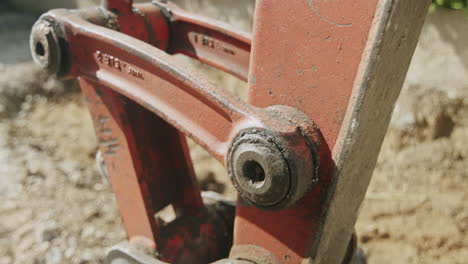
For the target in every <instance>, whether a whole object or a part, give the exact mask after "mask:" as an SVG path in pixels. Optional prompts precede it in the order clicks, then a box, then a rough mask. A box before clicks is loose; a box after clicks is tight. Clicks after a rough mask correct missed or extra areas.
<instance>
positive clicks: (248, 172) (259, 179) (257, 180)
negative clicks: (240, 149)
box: [243, 160, 265, 188]
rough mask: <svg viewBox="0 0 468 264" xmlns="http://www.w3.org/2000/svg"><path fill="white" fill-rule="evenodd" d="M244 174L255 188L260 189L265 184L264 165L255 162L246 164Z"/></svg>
mask: <svg viewBox="0 0 468 264" xmlns="http://www.w3.org/2000/svg"><path fill="white" fill-rule="evenodd" d="M243 174H244V177H245V178H246V179H247V180H248V181H249V183H250V184H251V185H252V186H253V187H255V188H260V187H262V186H263V184H264V183H265V170H264V169H263V167H262V165H260V164H259V163H258V162H256V161H254V160H250V161H247V162H246V163H245V164H244V166H243Z"/></svg>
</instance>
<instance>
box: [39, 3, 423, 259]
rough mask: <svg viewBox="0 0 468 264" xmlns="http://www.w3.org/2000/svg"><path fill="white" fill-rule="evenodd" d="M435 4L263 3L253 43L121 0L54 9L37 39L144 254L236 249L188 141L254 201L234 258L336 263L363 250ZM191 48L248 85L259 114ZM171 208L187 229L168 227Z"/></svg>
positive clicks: (244, 214)
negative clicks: (207, 197)
mask: <svg viewBox="0 0 468 264" xmlns="http://www.w3.org/2000/svg"><path fill="white" fill-rule="evenodd" d="M428 4H429V1H416V0H414V1H403V0H380V1H379V0H372V1H368V0H358V1H353V2H339V1H315V0H303V1H281V0H262V1H257V9H256V10H257V13H256V18H255V28H254V39H253V41H252V46H251V40H250V37H249V36H248V34H245V33H242V32H240V31H236V30H234V29H232V28H230V27H228V26H226V25H224V24H222V23H218V22H216V21H211V20H208V19H204V18H200V17H197V16H194V15H191V14H188V13H186V12H184V11H182V10H180V9H178V8H177V7H176V6H175V5H172V4H170V3H167V1H156V2H155V3H154V4H145V5H135V6H132V1H131V0H108V1H105V2H104V7H105V9H89V10H84V11H67V10H55V11H51V12H49V13H47V14H45V15H44V16H42V18H41V20H40V21H39V22H38V23H37V24H36V26H35V28H34V31H33V34H32V40H31V43H32V52H33V53H34V54H35V56H36V61H37V62H39V64H40V65H42V66H43V67H44V68H48V69H49V70H51V71H53V72H56V73H57V74H58V75H59V76H60V77H62V78H75V77H78V78H79V79H80V85H81V88H82V90H83V93H84V95H85V98H86V100H87V101H88V104H89V108H90V111H91V113H92V116H93V119H94V123H95V128H96V133H97V135H98V139H99V143H100V148H101V151H102V153H103V155H104V159H105V163H106V166H107V168H108V173H109V177H110V181H111V183H112V185H113V189H114V192H115V193H116V197H117V201H118V204H119V208H120V211H121V214H122V219H123V223H124V226H125V228H126V230H127V233H128V236H129V239H130V242H131V243H133V244H139V245H144V246H145V247H147V248H150V249H152V250H155V251H156V252H158V257H159V258H160V259H162V260H164V261H168V262H172V263H189V262H190V263H207V262H210V261H214V260H217V259H220V258H223V257H225V256H226V254H227V253H226V251H227V249H226V246H229V245H230V239H231V235H227V233H229V231H228V230H229V224H226V221H223V220H222V219H225V217H223V216H222V215H220V214H219V213H217V211H216V210H214V211H213V210H211V209H209V208H207V207H205V206H204V205H203V202H202V200H201V196H200V192H199V188H198V185H197V183H196V181H195V177H194V173H193V168H192V164H191V161H190V157H189V155H188V150H187V145H186V142H185V139H184V137H183V135H182V134H181V133H184V134H185V135H187V136H189V137H191V138H193V139H194V140H195V141H196V142H197V143H199V144H200V145H201V146H202V147H204V148H205V149H206V150H207V151H208V152H209V153H210V154H211V155H212V156H213V157H215V158H216V159H218V160H219V161H221V162H222V163H224V164H225V166H226V168H227V169H228V171H229V172H230V175H231V177H232V179H233V183H234V185H235V186H236V188H237V189H238V191H239V193H240V194H241V196H242V199H239V201H238V205H237V212H236V214H237V216H236V222H235V230H234V246H233V248H232V250H231V257H232V258H233V259H234V260H238V261H250V262H254V263H258V264H262V263H315V264H322V263H333V264H335V263H341V262H342V261H343V260H344V258H345V257H350V256H351V253H349V252H352V251H353V250H350V245H353V240H352V239H351V238H352V232H353V226H354V223H355V220H356V217H357V212H358V208H359V205H360V203H361V201H362V199H363V197H364V194H365V190H366V188H367V185H368V182H369V179H370V176H371V172H372V170H373V167H374V164H375V160H376V157H377V153H378V150H379V148H380V144H381V141H382V138H383V134H384V132H385V128H386V126H387V124H388V120H389V116H390V113H391V110H392V107H393V103H394V101H395V99H396V96H397V95H398V93H399V89H400V88H401V85H402V82H403V79H404V75H405V73H406V71H407V67H408V64H409V60H410V58H411V55H412V52H413V51H414V47H415V44H416V40H417V37H418V35H419V31H420V28H421V26H422V22H423V20H424V15H423V14H425V12H426V10H427V6H428ZM118 31H120V32H118ZM41 47H42V49H47V51H45V50H44V52H42V50H41ZM54 47H58V50H59V52H58V53H57V52H55V51H54ZM50 49H52V51H50ZM177 53H181V54H185V55H187V56H191V57H193V58H196V59H198V60H200V61H203V62H205V63H208V64H210V65H212V66H215V67H217V68H219V69H221V70H224V71H226V72H228V73H231V74H233V75H235V76H237V77H239V78H241V79H244V80H246V79H248V81H249V83H250V97H249V103H245V102H243V101H241V100H240V99H239V98H237V97H235V96H233V95H231V94H230V93H228V92H227V91H225V90H224V89H223V88H222V87H217V86H216V85H214V84H213V83H212V82H210V80H208V79H207V78H206V77H205V76H202V75H200V74H199V73H197V71H196V69H193V67H192V66H190V65H185V64H181V63H180V62H178V61H176V60H175V59H174V58H173V57H172V56H171V55H172V54H177ZM251 53H252V54H251ZM51 54H60V56H59V57H58V58H59V59H57V56H55V57H54V56H51ZM250 57H251V58H250ZM249 58H250V63H249ZM249 64H250V65H249ZM312 120H313V121H312ZM369 133H370V134H369ZM168 205H172V206H173V207H174V211H175V213H176V219H175V220H174V221H171V222H167V223H166V222H161V221H158V220H157V219H156V218H155V213H157V212H158V211H160V210H161V209H163V208H165V207H166V206H168ZM228 222H229V221H228ZM350 241H351V242H350ZM354 248H355V247H354ZM352 249H353V248H352Z"/></svg>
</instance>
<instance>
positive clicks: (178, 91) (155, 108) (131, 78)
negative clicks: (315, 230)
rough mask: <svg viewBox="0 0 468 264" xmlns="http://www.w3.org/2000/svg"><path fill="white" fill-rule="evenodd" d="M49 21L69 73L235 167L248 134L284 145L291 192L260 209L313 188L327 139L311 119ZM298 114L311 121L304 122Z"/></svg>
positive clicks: (86, 28)
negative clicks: (259, 104) (252, 101)
mask: <svg viewBox="0 0 468 264" xmlns="http://www.w3.org/2000/svg"><path fill="white" fill-rule="evenodd" d="M43 19H45V20H50V21H54V22H53V23H57V24H60V27H62V28H63V29H62V30H64V32H63V33H62V34H63V36H62V37H63V38H64V39H66V41H67V43H68V47H67V48H64V49H63V50H64V51H63V52H64V53H67V54H70V55H69V58H68V60H69V61H70V68H69V72H68V73H64V75H69V76H70V77H76V76H80V77H81V78H83V79H84V78H87V79H90V80H94V81H96V82H99V83H100V84H101V85H104V86H106V87H110V88H111V89H113V90H115V91H117V92H118V93H120V94H122V95H124V96H126V97H128V98H130V99H132V100H133V101H134V102H136V103H138V104H140V105H141V106H143V107H144V108H146V109H148V110H149V111H152V112H153V113H155V114H156V115H158V116H159V117H160V118H162V119H164V120H165V121H166V122H168V123H169V124H171V125H172V126H174V127H176V128H177V129H179V130H180V131H182V132H184V133H185V134H186V135H188V136H190V137H192V138H193V139H194V140H195V141H196V142H197V143H199V144H200V145H201V146H203V147H204V148H205V149H206V150H207V151H208V152H209V153H210V154H212V155H213V156H214V157H215V158H217V159H218V160H219V161H220V162H222V163H225V164H226V166H227V167H228V168H230V162H231V160H230V159H228V158H227V156H228V154H229V153H231V152H233V151H236V148H237V147H238V145H233V142H235V141H236V140H237V139H240V138H242V137H244V136H245V134H246V133H247V132H246V131H247V130H249V131H253V130H252V129H256V130H257V131H258V132H256V133H262V134H264V135H265V136H267V138H268V140H269V141H272V143H273V144H276V145H278V147H279V150H280V154H281V156H282V159H284V162H285V163H287V167H288V168H287V175H284V176H285V177H287V178H288V179H286V180H287V182H288V185H289V187H288V189H287V192H286V193H284V194H283V195H282V196H281V197H279V198H278V199H276V200H275V201H274V202H271V201H270V202H267V203H266V204H264V203H262V202H259V203H257V201H256V200H252V199H250V200H251V202H253V203H254V204H256V205H258V206H262V207H264V208H267V207H268V208H270V207H271V208H284V207H286V206H288V205H290V204H292V203H294V202H295V201H296V200H298V199H299V198H300V197H301V196H302V195H303V194H304V193H305V191H306V190H307V189H308V188H309V186H310V185H311V184H312V183H313V180H312V179H314V174H315V166H314V157H313V156H314V154H315V153H314V152H315V150H314V148H315V147H314V145H315V142H316V140H317V139H318V138H320V135H319V133H317V131H316V129H315V126H314V124H313V122H312V121H310V120H308V119H307V117H305V115H303V114H301V113H300V112H298V111H296V110H294V109H289V108H271V109H270V108H266V109H261V108H256V107H252V106H251V105H249V104H246V103H244V102H243V101H241V100H240V99H239V98H237V97H235V96H233V95H232V94H230V93H229V92H227V91H225V90H224V89H223V88H222V87H217V86H215V85H213V84H212V83H211V82H210V81H209V80H207V79H206V78H205V77H204V76H201V75H199V74H197V73H196V71H195V70H190V67H189V66H188V65H182V64H180V63H179V62H177V61H176V60H175V59H174V58H173V57H171V56H170V55H168V54H166V53H164V52H163V51H161V50H158V49H155V48H154V47H151V46H150V45H148V44H146V43H144V42H142V41H139V40H137V39H135V38H130V37H129V36H126V35H123V34H121V33H118V32H115V31H112V30H108V29H105V28H102V27H98V26H95V25H92V24H90V23H88V22H86V21H84V20H83V19H81V18H80V17H79V16H76V15H75V14H73V13H71V12H68V11H64V10H57V11H51V12H49V13H48V14H46V15H45V16H44V17H43ZM135 35H136V36H141V35H142V33H138V32H137V33H136V34H135ZM113 54H114V55H113ZM117 54H118V55H117ZM117 56H118V57H117ZM60 68H64V67H60ZM298 116H304V118H301V120H296V117H298ZM248 133H251V132H248ZM237 141H239V140H237ZM269 172H271V173H274V171H273V170H269ZM266 177H267V178H271V177H269V175H268V174H267V175H266ZM236 187H238V189H239V190H241V193H246V192H248V190H246V191H244V188H243V186H242V185H236Z"/></svg>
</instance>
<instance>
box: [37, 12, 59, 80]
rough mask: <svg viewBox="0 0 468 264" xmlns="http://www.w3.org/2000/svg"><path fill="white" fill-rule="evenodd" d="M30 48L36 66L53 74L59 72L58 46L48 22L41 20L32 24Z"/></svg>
mask: <svg viewBox="0 0 468 264" xmlns="http://www.w3.org/2000/svg"><path fill="white" fill-rule="evenodd" d="M30 48H31V54H32V57H33V59H34V62H36V64H38V65H39V66H41V67H42V68H44V69H47V70H49V71H51V72H54V73H55V72H57V71H58V70H59V67H60V60H61V53H60V45H59V41H58V38H57V35H56V33H55V30H54V28H53V26H52V24H51V23H50V22H49V21H47V20H43V19H41V20H39V21H38V22H36V24H34V26H33V28H32V31H31V37H30Z"/></svg>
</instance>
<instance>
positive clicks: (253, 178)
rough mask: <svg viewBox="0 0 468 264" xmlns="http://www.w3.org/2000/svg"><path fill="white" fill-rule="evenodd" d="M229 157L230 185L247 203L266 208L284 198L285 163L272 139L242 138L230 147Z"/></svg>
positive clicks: (286, 187)
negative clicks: (231, 184) (232, 184)
mask: <svg viewBox="0 0 468 264" xmlns="http://www.w3.org/2000/svg"><path fill="white" fill-rule="evenodd" d="M229 158H230V167H229V171H230V175H231V179H232V181H233V183H234V186H235V187H236V188H237V190H238V191H239V192H240V194H241V196H242V197H244V198H245V199H247V200H248V201H249V202H250V203H252V204H254V205H255V206H258V207H261V208H270V207H274V206H275V205H276V204H279V203H281V202H282V201H283V200H284V199H285V198H286V197H287V196H288V192H289V189H290V184H291V175H290V172H289V168H288V162H287V161H286V159H285V158H284V157H283V154H282V152H281V150H280V149H279V148H278V146H277V145H276V144H275V142H274V139H273V138H268V137H266V136H264V135H262V134H248V135H244V136H242V137H241V138H240V139H239V140H237V141H236V143H235V144H234V146H233V148H232V150H231V154H230V156H229Z"/></svg>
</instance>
